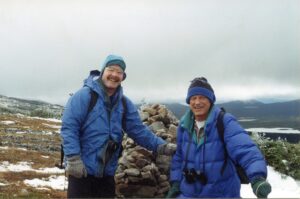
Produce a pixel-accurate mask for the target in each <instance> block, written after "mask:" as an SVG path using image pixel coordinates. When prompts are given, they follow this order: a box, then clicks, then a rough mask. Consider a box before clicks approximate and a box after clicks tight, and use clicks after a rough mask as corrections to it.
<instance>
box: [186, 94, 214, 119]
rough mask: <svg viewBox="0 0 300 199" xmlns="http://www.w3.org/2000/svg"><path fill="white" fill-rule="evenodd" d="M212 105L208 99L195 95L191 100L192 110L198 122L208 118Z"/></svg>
mask: <svg viewBox="0 0 300 199" xmlns="http://www.w3.org/2000/svg"><path fill="white" fill-rule="evenodd" d="M210 106H211V103H210V101H209V100H208V98H207V97H204V96H202V95H194V96H192V97H191V98H190V109H191V110H192V112H193V113H194V115H195V119H196V120H197V121H204V120H206V118H207V116H208V112H209V109H210Z"/></svg>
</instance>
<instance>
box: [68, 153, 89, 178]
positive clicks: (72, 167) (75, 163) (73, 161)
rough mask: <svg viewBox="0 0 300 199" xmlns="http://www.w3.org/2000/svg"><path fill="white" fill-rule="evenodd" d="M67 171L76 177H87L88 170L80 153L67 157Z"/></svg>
mask: <svg viewBox="0 0 300 199" xmlns="http://www.w3.org/2000/svg"><path fill="white" fill-rule="evenodd" d="M66 172H67V175H71V176H74V177H75V178H82V177H87V171H86V169H85V166H84V164H83V162H82V160H81V158H80V156H79V155H75V156H72V157H69V158H67V168H66Z"/></svg>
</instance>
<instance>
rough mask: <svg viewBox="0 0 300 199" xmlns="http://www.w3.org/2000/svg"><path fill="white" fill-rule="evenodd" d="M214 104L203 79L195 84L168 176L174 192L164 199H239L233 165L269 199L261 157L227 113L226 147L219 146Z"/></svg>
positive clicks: (245, 134)
mask: <svg viewBox="0 0 300 199" xmlns="http://www.w3.org/2000/svg"><path fill="white" fill-rule="evenodd" d="M214 102H215V95H214V91H213V89H212V87H211V86H210V84H209V83H208V82H207V80H206V78H204V77H201V78H195V79H194V80H193V81H192V82H191V85H190V87H189V89H188V93H187V98H186V103H187V104H189V107H190V109H189V110H188V111H187V112H186V113H185V115H184V116H183V117H182V118H181V121H180V124H179V126H178V129H177V150H176V153H175V155H174V156H173V160H172V165H171V171H170V181H171V182H172V187H171V189H170V191H169V193H168V195H167V197H168V198H172V197H178V198H239V197H240V188H241V182H240V179H239V177H238V175H237V172H236V170H235V165H234V163H238V164H239V165H241V166H242V167H243V169H244V170H245V172H246V174H247V177H248V179H249V181H250V182H251V185H252V188H253V191H254V193H255V194H256V195H257V196H258V197H267V196H268V194H269V193H270V191H271V186H270V184H269V183H268V182H267V181H266V178H267V168H266V163H265V160H264V157H263V155H262V154H261V152H260V150H259V149H258V147H257V146H256V145H255V143H254V142H253V141H252V140H251V138H250V136H249V135H248V134H247V132H246V131H245V130H244V129H243V128H242V127H241V126H240V125H239V124H238V122H237V121H236V119H235V118H234V117H233V116H232V115H230V114H227V113H226V114H225V115H224V118H223V122H224V129H225V130H224V142H223V141H222V140H221V138H220V136H219V133H218V130H217V126H216V123H217V118H218V115H219V112H220V111H221V110H220V108H218V107H217V106H216V105H214ZM224 144H225V146H226V150H227V153H228V155H227V156H226V155H224V154H225V153H224V150H225V148H224ZM225 159H227V160H226V165H225V167H224V168H222V167H223V165H224V161H225Z"/></svg>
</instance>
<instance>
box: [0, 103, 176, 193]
mask: <svg viewBox="0 0 300 199" xmlns="http://www.w3.org/2000/svg"><path fill="white" fill-rule="evenodd" d="M140 116H141V119H142V121H143V122H144V124H146V125H148V126H149V128H150V129H151V130H152V131H153V132H154V133H155V134H156V135H158V136H161V137H162V138H163V139H165V140H167V141H169V142H173V143H175V135H176V126H177V125H178V120H177V119H176V117H175V116H174V115H173V114H172V113H171V112H170V111H169V110H167V109H166V107H165V106H163V105H159V104H156V105H144V106H142V107H141V109H140ZM60 126H61V122H60V121H59V120H55V119H43V118H38V117H28V116H24V115H21V114H1V115H0V164H1V165H2V167H1V166H0V197H8V198H11V197H17V198H65V197H66V190H64V189H62V188H61V187H66V183H67V182H66V181H65V182H64V183H65V184H63V185H61V186H60V188H55V187H51V186H47V185H45V186H43V187H34V186H33V185H32V184H30V183H28V180H31V182H32V181H34V180H38V179H42V180H45V181H51V179H53V178H59V177H61V178H64V172H63V170H59V169H58V170H55V169H53V168H55V166H57V165H58V164H59V162H60V142H61V140H60V135H59V129H60ZM123 147H124V150H123V154H122V157H121V158H120V160H119V167H118V169H117V173H116V176H115V179H116V184H117V185H116V193H117V196H118V197H120V198H123V197H156V198H159V197H164V195H165V194H166V193H167V191H168V190H169V187H170V184H169V182H168V178H169V173H168V172H169V165H170V157H168V156H157V155H156V154H153V153H152V152H150V151H148V150H146V149H144V148H142V147H140V146H137V145H136V144H135V143H134V142H133V140H131V139H130V138H127V136H126V135H125V138H124V140H123ZM20 165H22V168H24V167H25V168H27V169H23V170H18V169H17V168H18V166H20ZM47 168H50V171H48V172H41V170H43V169H44V170H45V169H46V170H47ZM48 170H49V169H48ZM62 181H64V180H62Z"/></svg>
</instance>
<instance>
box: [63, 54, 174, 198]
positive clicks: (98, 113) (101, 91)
mask: <svg viewBox="0 0 300 199" xmlns="http://www.w3.org/2000/svg"><path fill="white" fill-rule="evenodd" d="M125 69H126V64H125V62H124V60H123V58H122V57H120V56H116V55H109V56H108V57H107V58H106V60H105V61H104V64H103V67H102V70H101V73H100V76H98V77H93V76H90V77H89V78H88V79H87V80H85V83H84V87H83V88H81V89H80V90H79V91H77V92H76V93H75V94H74V95H73V96H72V97H71V98H70V99H69V101H68V103H67V105H66V107H65V110H64V113H63V118H62V128H61V137H62V139H63V149H64V153H65V156H66V164H67V167H66V172H67V174H68V181H69V183H68V193H67V196H68V198H92V197H96V198H101V197H102V198H113V197H114V196H115V183H114V174H115V171H116V168H117V163H118V158H119V154H120V150H121V142H122V138H123V132H122V129H124V130H125V132H126V133H127V134H128V136H129V137H131V138H132V139H133V140H134V141H135V142H136V143H138V144H139V145H141V146H143V147H145V148H147V149H149V150H152V151H156V152H158V153H159V154H165V155H172V154H173V152H175V150H176V145H174V144H173V145H172V144H166V143H165V141H164V140H162V139H161V138H159V137H157V136H155V134H153V133H152V132H151V131H150V130H149V129H148V128H146V126H144V125H143V124H142V122H141V120H140V117H139V114H138V112H137V109H136V107H135V106H134V104H133V103H132V102H131V101H130V100H129V99H128V98H127V97H125V96H124V95H123V90H122V87H121V82H122V81H123V80H124V79H125V78H126V74H125ZM93 95H94V96H95V95H97V101H96V102H95V104H94V105H93V107H92V110H89V109H90V105H91V100H93V97H92V96H93Z"/></svg>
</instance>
